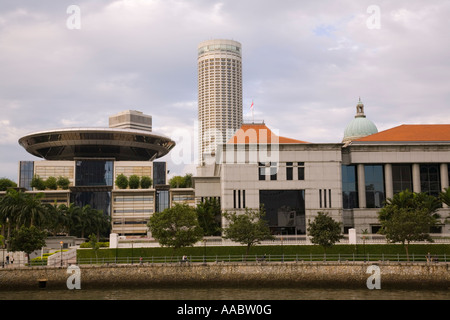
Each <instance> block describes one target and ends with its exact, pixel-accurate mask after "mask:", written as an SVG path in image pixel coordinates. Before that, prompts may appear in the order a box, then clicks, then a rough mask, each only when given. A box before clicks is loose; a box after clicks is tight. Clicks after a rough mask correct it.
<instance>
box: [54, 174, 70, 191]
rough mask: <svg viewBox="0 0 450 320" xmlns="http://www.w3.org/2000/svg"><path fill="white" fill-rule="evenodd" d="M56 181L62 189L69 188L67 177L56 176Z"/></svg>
mask: <svg viewBox="0 0 450 320" xmlns="http://www.w3.org/2000/svg"><path fill="white" fill-rule="evenodd" d="M56 183H57V185H58V187H60V188H61V189H63V190H67V189H69V185H70V180H69V178H66V177H62V176H60V177H58V180H57V182H56Z"/></svg>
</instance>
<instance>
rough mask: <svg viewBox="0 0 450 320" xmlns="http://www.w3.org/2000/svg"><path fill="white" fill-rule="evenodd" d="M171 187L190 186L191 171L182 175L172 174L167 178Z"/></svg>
mask: <svg viewBox="0 0 450 320" xmlns="http://www.w3.org/2000/svg"><path fill="white" fill-rule="evenodd" d="M169 185H170V187H171V188H192V173H187V174H185V175H184V176H174V177H172V178H171V179H170V180H169Z"/></svg>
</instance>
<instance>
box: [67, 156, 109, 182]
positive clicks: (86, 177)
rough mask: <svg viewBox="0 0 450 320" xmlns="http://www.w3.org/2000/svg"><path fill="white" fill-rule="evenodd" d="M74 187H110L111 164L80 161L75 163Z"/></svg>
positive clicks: (100, 161)
mask: <svg viewBox="0 0 450 320" xmlns="http://www.w3.org/2000/svg"><path fill="white" fill-rule="evenodd" d="M75 170H76V172H75V176H76V179H75V184H76V186H112V184H113V162H112V161H105V160H81V161H77V162H76V168H75Z"/></svg>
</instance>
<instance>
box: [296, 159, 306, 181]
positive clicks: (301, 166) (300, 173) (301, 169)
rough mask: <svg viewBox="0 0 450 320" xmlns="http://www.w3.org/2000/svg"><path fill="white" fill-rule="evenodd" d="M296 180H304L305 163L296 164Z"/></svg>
mask: <svg viewBox="0 0 450 320" xmlns="http://www.w3.org/2000/svg"><path fill="white" fill-rule="evenodd" d="M297 179H298V180H305V163H304V162H299V163H298V177H297Z"/></svg>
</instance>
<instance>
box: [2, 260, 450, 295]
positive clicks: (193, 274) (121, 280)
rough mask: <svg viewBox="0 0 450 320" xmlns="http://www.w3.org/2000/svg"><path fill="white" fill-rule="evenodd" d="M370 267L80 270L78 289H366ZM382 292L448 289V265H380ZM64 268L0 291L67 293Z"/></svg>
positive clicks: (23, 274)
mask: <svg viewBox="0 0 450 320" xmlns="http://www.w3.org/2000/svg"><path fill="white" fill-rule="evenodd" d="M371 265H372V264H370V263H345V264H344V263H332V262H327V263H312V262H304V263H302V262H292V263H291V262H289V263H217V264H216V263H211V264H209V263H208V264H207V265H203V264H166V265H165V264H148V265H147V264H144V265H139V264H135V265H117V266H111V265H109V266H106V265H103V266H85V265H81V266H80V281H81V289H89V288H114V287H159V286H234V287H236V286H246V287H248V286H266V287H270V286H277V287H283V286H284V287H342V288H367V285H366V282H367V279H368V278H369V277H370V276H371V273H368V267H369V266H371ZM377 265H378V266H379V268H380V271H381V275H380V283H381V288H382V289H383V288H441V289H442V288H444V289H448V288H450V271H449V269H450V268H449V264H447V263H436V264H430V265H427V264H425V263H421V264H419V263H415V264H411V263H409V264H406V263H383V264H381V263H380V264H377ZM71 274H72V273H68V269H67V268H65V267H63V268H51V267H32V268H25V267H23V268H17V269H12V268H6V269H0V290H14V289H33V288H36V289H38V288H39V285H38V284H39V282H38V280H39V279H45V280H46V282H45V285H46V288H55V289H56V288H60V289H67V285H66V281H67V279H68V278H69V277H70V276H71Z"/></svg>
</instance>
